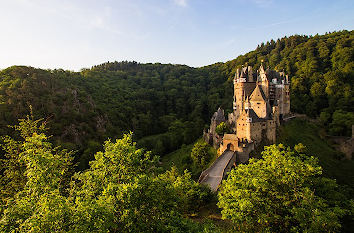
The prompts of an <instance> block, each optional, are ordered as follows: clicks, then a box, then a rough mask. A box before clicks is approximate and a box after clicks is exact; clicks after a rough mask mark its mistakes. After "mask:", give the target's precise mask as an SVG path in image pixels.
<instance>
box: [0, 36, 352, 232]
mask: <svg viewBox="0 0 354 233" xmlns="http://www.w3.org/2000/svg"><path fill="white" fill-rule="evenodd" d="M353 43H354V31H340V32H333V33H327V34H325V35H316V36H300V35H295V36H290V37H284V38H281V39H278V40H277V41H273V40H272V41H269V42H267V43H265V44H261V45H259V46H258V47H257V48H256V49H255V50H254V51H251V52H249V53H247V54H245V55H241V56H239V57H237V58H236V59H234V60H232V61H229V62H226V63H216V64H213V65H209V66H206V67H201V68H192V67H188V66H185V65H172V64H140V63H137V62H107V63H103V64H101V65H97V66H94V67H91V68H90V69H82V70H81V71H80V72H73V71H67V70H61V69H59V70H58V69H56V70H42V69H37V68H33V67H26V66H12V67H9V68H6V69H4V70H1V71H0V136H1V142H0V144H1V151H0V186H1V192H0V199H1V200H0V204H1V208H0V218H1V221H0V230H1V231H3V232H261V231H266V232H338V231H340V229H341V228H342V230H343V229H344V230H343V231H350V229H351V224H352V223H351V222H352V220H351V218H352V216H353V215H354V213H353V210H354V201H353V200H351V199H350V196H351V194H352V193H353V190H351V186H350V185H347V186H341V185H338V184H337V183H336V181H335V180H333V179H331V178H333V177H331V175H330V174H331V173H330V172H328V171H325V170H324V169H327V167H326V166H324V167H323V168H322V167H321V166H320V165H322V164H323V163H322V162H323V161H321V158H322V157H321V156H319V155H315V154H308V153H307V151H306V148H304V146H303V145H302V144H296V143H298V142H296V143H294V145H292V147H293V148H290V147H286V146H283V145H281V144H280V145H272V146H269V147H265V149H264V151H263V152H260V153H259V155H258V157H257V159H256V158H254V159H251V160H250V162H249V164H248V165H240V166H237V167H236V168H235V169H234V170H232V172H231V173H230V174H229V176H228V178H227V180H226V181H225V182H223V184H222V186H221V187H220V192H219V193H218V194H217V195H215V194H213V193H211V192H210V190H209V189H208V188H207V187H205V186H203V185H200V184H198V183H197V182H195V180H193V174H192V173H191V172H190V171H184V172H183V171H181V170H180V171H178V169H177V168H176V167H172V168H170V167H164V168H162V167H161V161H164V158H165V160H166V159H169V157H168V156H166V154H168V153H169V152H172V151H175V150H176V149H178V148H181V147H182V149H183V148H184V150H187V149H186V148H190V146H191V144H192V143H193V142H195V141H196V139H198V138H200V136H201V134H202V131H203V128H205V126H206V125H208V124H209V122H210V117H211V115H212V114H213V112H214V111H216V109H217V108H218V107H219V106H221V107H223V108H224V109H225V110H226V113H227V112H230V111H231V109H232V95H233V90H232V79H233V76H234V72H235V71H236V69H237V68H240V67H241V66H243V65H246V64H247V65H251V66H253V68H255V69H257V68H258V67H259V65H260V64H261V62H263V64H265V65H267V66H269V67H270V68H272V69H275V70H278V71H280V70H284V71H285V73H287V74H289V76H290V77H291V110H292V112H295V113H300V114H306V115H307V116H308V117H309V118H312V119H315V118H316V119H317V121H316V122H317V123H319V124H320V127H323V128H324V129H325V130H326V134H329V135H337V136H351V129H352V125H353V124H354V113H353V107H352V106H353V104H354V97H353V90H352V89H353V82H354V72H353V66H354V46H353ZM19 119H20V120H19ZM9 125H10V126H9ZM50 135H52V136H50ZM283 137H284V138H281V139H282V140H281V141H284V142H286V141H291V142H292V141H294V140H293V139H291V138H290V136H289V137H286V136H284V135H283ZM290 139H291V140H290ZM308 140H312V139H308ZM135 142H136V143H135ZM184 144H185V145H186V144H189V147H187V146H184ZM321 145H322V144H321ZM142 148H144V149H142ZM149 150H152V152H150V151H149ZM318 151H321V149H320V150H318ZM213 153H214V151H213V149H211V148H210V146H208V145H207V144H206V143H204V142H201V141H197V143H195V145H194V147H193V149H191V153H190V154H188V156H187V157H188V158H187V160H181V163H184V164H183V165H186V164H187V165H186V166H182V167H183V168H191V169H190V170H193V169H194V170H195V171H199V170H200V169H204V168H205V167H206V166H208V164H209V163H210V162H211V160H212V159H213V158H215V157H213V156H214V154H213ZM155 155H158V156H155ZM177 155H178V153H177ZM159 156H160V157H162V159H161V158H159ZM164 156H165V157H164ZM316 157H317V158H316ZM318 158H320V161H318ZM332 159H336V158H331V160H330V161H332ZM338 161H339V159H338ZM325 164H326V163H325ZM336 164H339V163H336ZM333 166H334V165H333ZM198 169H199V170H198ZM333 169H337V168H336V167H334V168H333ZM195 171H194V172H195ZM192 172H193V171H192ZM322 174H325V176H322ZM328 174H329V175H328ZM333 174H337V173H336V172H333ZM343 174H347V173H343ZM240 177H241V178H242V179H240ZM342 183H345V184H348V183H350V182H342ZM210 205H214V206H216V205H217V206H218V208H219V209H218V210H217V211H219V212H218V213H220V210H221V215H222V219H227V221H224V222H222V223H223V226H224V225H226V228H225V227H219V226H217V224H215V222H209V221H204V219H203V220H200V219H197V220H196V221H193V217H195V216H196V213H199V212H200V211H202V209H203V208H204V209H205V208H209V207H210ZM343 227H344V228H343ZM348 229H349V230H348Z"/></svg>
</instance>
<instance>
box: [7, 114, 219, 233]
mask: <svg viewBox="0 0 354 233" xmlns="http://www.w3.org/2000/svg"><path fill="white" fill-rule="evenodd" d="M20 122H21V124H20V126H16V127H15V128H16V129H18V130H20V132H21V135H23V136H24V138H23V140H22V141H15V140H13V139H11V140H10V139H9V138H7V139H9V140H8V141H7V144H6V146H5V148H9V149H8V150H7V152H8V153H11V154H13V155H17V156H12V157H9V156H6V158H10V159H13V160H16V161H17V162H19V163H20V164H21V166H23V174H24V175H25V179H24V181H23V180H22V179H21V180H20V182H19V184H18V185H17V186H18V187H20V188H19V190H15V191H13V193H12V195H8V193H5V194H6V195H3V196H2V200H1V201H2V203H3V204H2V205H1V206H2V207H1V212H0V218H1V219H0V231H1V232H201V231H204V232H212V231H214V230H215V227H214V226H212V225H209V224H206V225H202V224H198V223H194V222H192V221H191V220H189V219H187V218H184V217H183V215H182V213H184V212H188V211H193V210H195V208H198V207H199V205H201V204H203V203H205V202H206V201H207V200H208V197H209V195H210V191H209V190H208V189H207V188H206V187H203V186H200V185H199V184H198V183H196V182H194V181H193V180H192V179H191V175H190V173H188V172H185V173H184V174H183V175H181V176H180V175H178V174H177V173H176V171H174V170H172V171H169V172H167V173H165V174H161V175H157V174H156V165H157V161H158V157H156V156H152V153H151V152H147V151H144V150H143V149H138V148H137V147H136V143H135V142H133V140H132V133H129V134H125V135H124V136H123V138H122V139H118V140H116V141H115V142H112V141H110V140H108V141H106V142H105V144H104V150H103V151H102V152H97V153H96V154H95V159H94V160H93V161H91V162H90V168H89V169H87V170H85V171H83V172H78V173H75V174H74V175H73V176H71V174H70V168H71V167H72V164H71V162H72V153H71V152H67V151H66V150H62V149H60V148H55V147H53V146H52V144H51V143H50V142H49V141H48V137H47V136H46V135H45V134H44V133H43V132H42V133H39V131H41V129H43V127H42V125H39V121H33V120H31V119H29V118H27V119H26V120H21V121H20ZM13 148H14V149H18V150H17V151H15V150H14V149H13ZM16 153H17V154H16ZM9 168H10V167H7V169H9ZM7 174H8V173H4V177H5V176H6V179H4V180H5V181H9V182H11V184H16V182H18V179H13V177H15V176H13V175H7ZM23 174H21V175H23ZM70 178H71V179H70ZM70 180H71V182H70ZM1 185H3V183H1ZM15 187H16V186H15ZM1 188H2V189H3V188H4V186H1ZM195 203H197V205H194V204H195Z"/></svg>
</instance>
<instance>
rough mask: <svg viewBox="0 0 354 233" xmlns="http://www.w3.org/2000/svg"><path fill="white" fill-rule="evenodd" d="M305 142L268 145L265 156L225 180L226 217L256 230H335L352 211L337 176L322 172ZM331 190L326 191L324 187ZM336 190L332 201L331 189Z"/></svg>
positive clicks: (223, 201) (221, 204)
mask: <svg viewBox="0 0 354 233" xmlns="http://www.w3.org/2000/svg"><path fill="white" fill-rule="evenodd" d="M303 149H304V148H303V146H301V145H299V146H298V147H297V150H298V152H297V151H291V150H290V149H289V148H285V147H284V146H283V145H281V144H280V145H278V146H276V145H272V146H268V147H265V150H264V151H263V152H262V156H263V158H262V159H259V160H257V159H250V161H249V164H248V165H239V166H237V167H236V168H235V169H234V170H232V171H231V172H230V174H229V176H228V178H227V180H226V181H224V182H223V183H222V186H221V191H220V192H219V194H218V197H219V202H218V206H219V207H220V208H222V211H221V213H222V216H223V218H224V219H230V220H231V221H232V222H234V223H236V224H238V227H239V228H240V229H241V231H251V232H333V231H338V229H339V228H340V226H341V225H340V222H339V218H340V217H341V216H343V215H344V214H345V213H346V211H345V210H344V209H343V208H341V206H340V205H339V204H338V203H339V202H338V201H339V200H340V198H343V197H342V196H341V194H340V193H339V192H337V191H336V190H335V187H337V185H336V183H335V181H333V180H330V179H327V178H325V179H324V178H322V177H321V176H320V175H321V173H322V169H321V167H320V166H319V165H318V163H317V160H316V159H315V158H314V157H308V156H305V155H304V154H303V153H302V151H303ZM325 188H326V189H327V190H326V192H323V190H324V189H325ZM329 193H331V198H332V199H335V200H336V201H328V199H326V198H325V195H326V194H329Z"/></svg>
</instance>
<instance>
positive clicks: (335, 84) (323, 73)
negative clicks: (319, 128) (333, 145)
mask: <svg viewBox="0 0 354 233" xmlns="http://www.w3.org/2000/svg"><path fill="white" fill-rule="evenodd" d="M262 61H263V63H264V64H266V65H268V66H269V67H270V68H272V69H275V70H278V71H282V70H284V71H285V73H286V74H288V75H289V76H290V77H291V111H292V112H297V113H305V114H307V115H308V116H309V117H312V118H315V117H320V119H321V121H322V123H323V124H324V125H325V126H326V128H327V129H328V132H329V133H330V134H333V135H346V136H350V135H351V126H352V125H353V124H354V113H353V110H354V108H353V105H354V96H353V84H354V31H341V32H334V33H329V34H325V35H315V36H300V35H295V36H290V37H284V38H281V39H278V40H277V41H274V40H271V41H269V42H267V43H265V44H264V43H262V44H261V45H259V46H258V47H257V49H256V50H254V51H251V52H249V53H247V54H245V55H242V56H239V57H237V58H236V59H234V60H232V61H229V62H226V63H218V64H215V65H214V66H216V67H219V69H220V70H222V72H223V74H224V75H225V76H226V77H228V78H229V79H231V78H232V76H233V74H234V73H235V71H236V69H237V68H240V67H241V66H242V65H245V64H248V65H250V66H253V68H256V69H258V68H259V66H260V64H261V62H262ZM230 85H231V84H230Z"/></svg>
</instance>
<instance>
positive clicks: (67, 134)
mask: <svg viewBox="0 0 354 233" xmlns="http://www.w3.org/2000/svg"><path fill="white" fill-rule="evenodd" d="M353 39H354V33H353V31H350V32H349V31H341V32H335V33H330V34H326V35H321V36H320V35H316V36H313V37H310V36H299V35H295V36H291V37H285V38H282V39H278V40H277V41H273V40H272V41H270V42H267V43H266V44H261V45H259V46H258V47H257V49H256V50H254V51H252V52H249V53H247V54H245V55H242V56H239V57H237V58H236V59H235V60H232V61H229V62H226V63H217V64H214V65H210V66H206V67H202V68H191V67H188V66H184V65H171V64H139V63H136V62H107V63H104V64H101V65H97V66H94V67H92V68H90V69H83V70H82V71H80V72H72V71H65V70H42V69H36V68H32V67H24V66H13V67H9V68H7V69H4V70H2V71H1V72H0V134H1V135H6V134H8V133H9V132H11V131H9V129H8V128H7V127H6V126H7V125H13V124H15V123H16V121H17V119H19V118H23V117H24V116H25V115H26V114H28V113H29V111H30V110H29V108H30V106H32V109H33V114H34V116H35V118H36V119H37V118H44V119H45V120H46V121H47V122H48V127H49V129H50V131H49V134H52V135H53V141H54V142H55V144H56V145H64V147H66V148H69V149H74V150H77V151H78V153H77V154H78V155H77V158H76V160H77V161H79V162H80V166H81V167H82V168H84V167H86V166H87V163H88V161H89V160H91V159H92V154H93V152H95V151H97V150H98V149H100V147H101V145H102V142H103V141H104V140H105V139H107V138H109V137H110V138H118V137H120V136H121V135H122V134H123V133H126V132H129V131H133V132H134V138H135V139H136V140H138V143H139V145H140V146H142V147H146V148H148V149H153V151H154V152H155V153H157V154H159V155H164V154H166V153H168V152H171V151H173V150H175V149H177V148H179V147H180V146H181V145H182V144H189V143H191V142H193V141H194V140H195V139H196V138H198V137H199V136H200V135H201V133H202V129H203V127H204V126H205V124H209V120H210V116H211V115H212V113H213V112H214V111H215V110H216V109H217V108H218V106H222V107H223V108H224V109H226V112H228V111H231V107H232V92H233V91H232V77H233V75H234V72H235V70H236V69H237V68H239V67H241V66H242V65H245V64H248V65H251V66H253V67H254V68H258V67H259V65H260V63H261V61H263V63H264V64H266V65H269V66H270V67H271V68H273V69H276V70H284V71H285V72H286V73H287V74H289V75H290V77H291V83H292V84H291V108H292V111H294V112H298V113H306V114H307V115H308V116H310V117H319V118H320V119H321V121H322V122H323V124H324V126H325V127H326V128H327V129H328V132H329V133H330V134H333V135H347V136H349V135H350V133H351V125H352V124H354V113H353V107H352V106H353V104H354V101H353V99H354V98H353V90H352V89H353V80H354V77H353V76H354V74H353V72H354V71H353V66H354V49H353V43H354V41H353Z"/></svg>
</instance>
